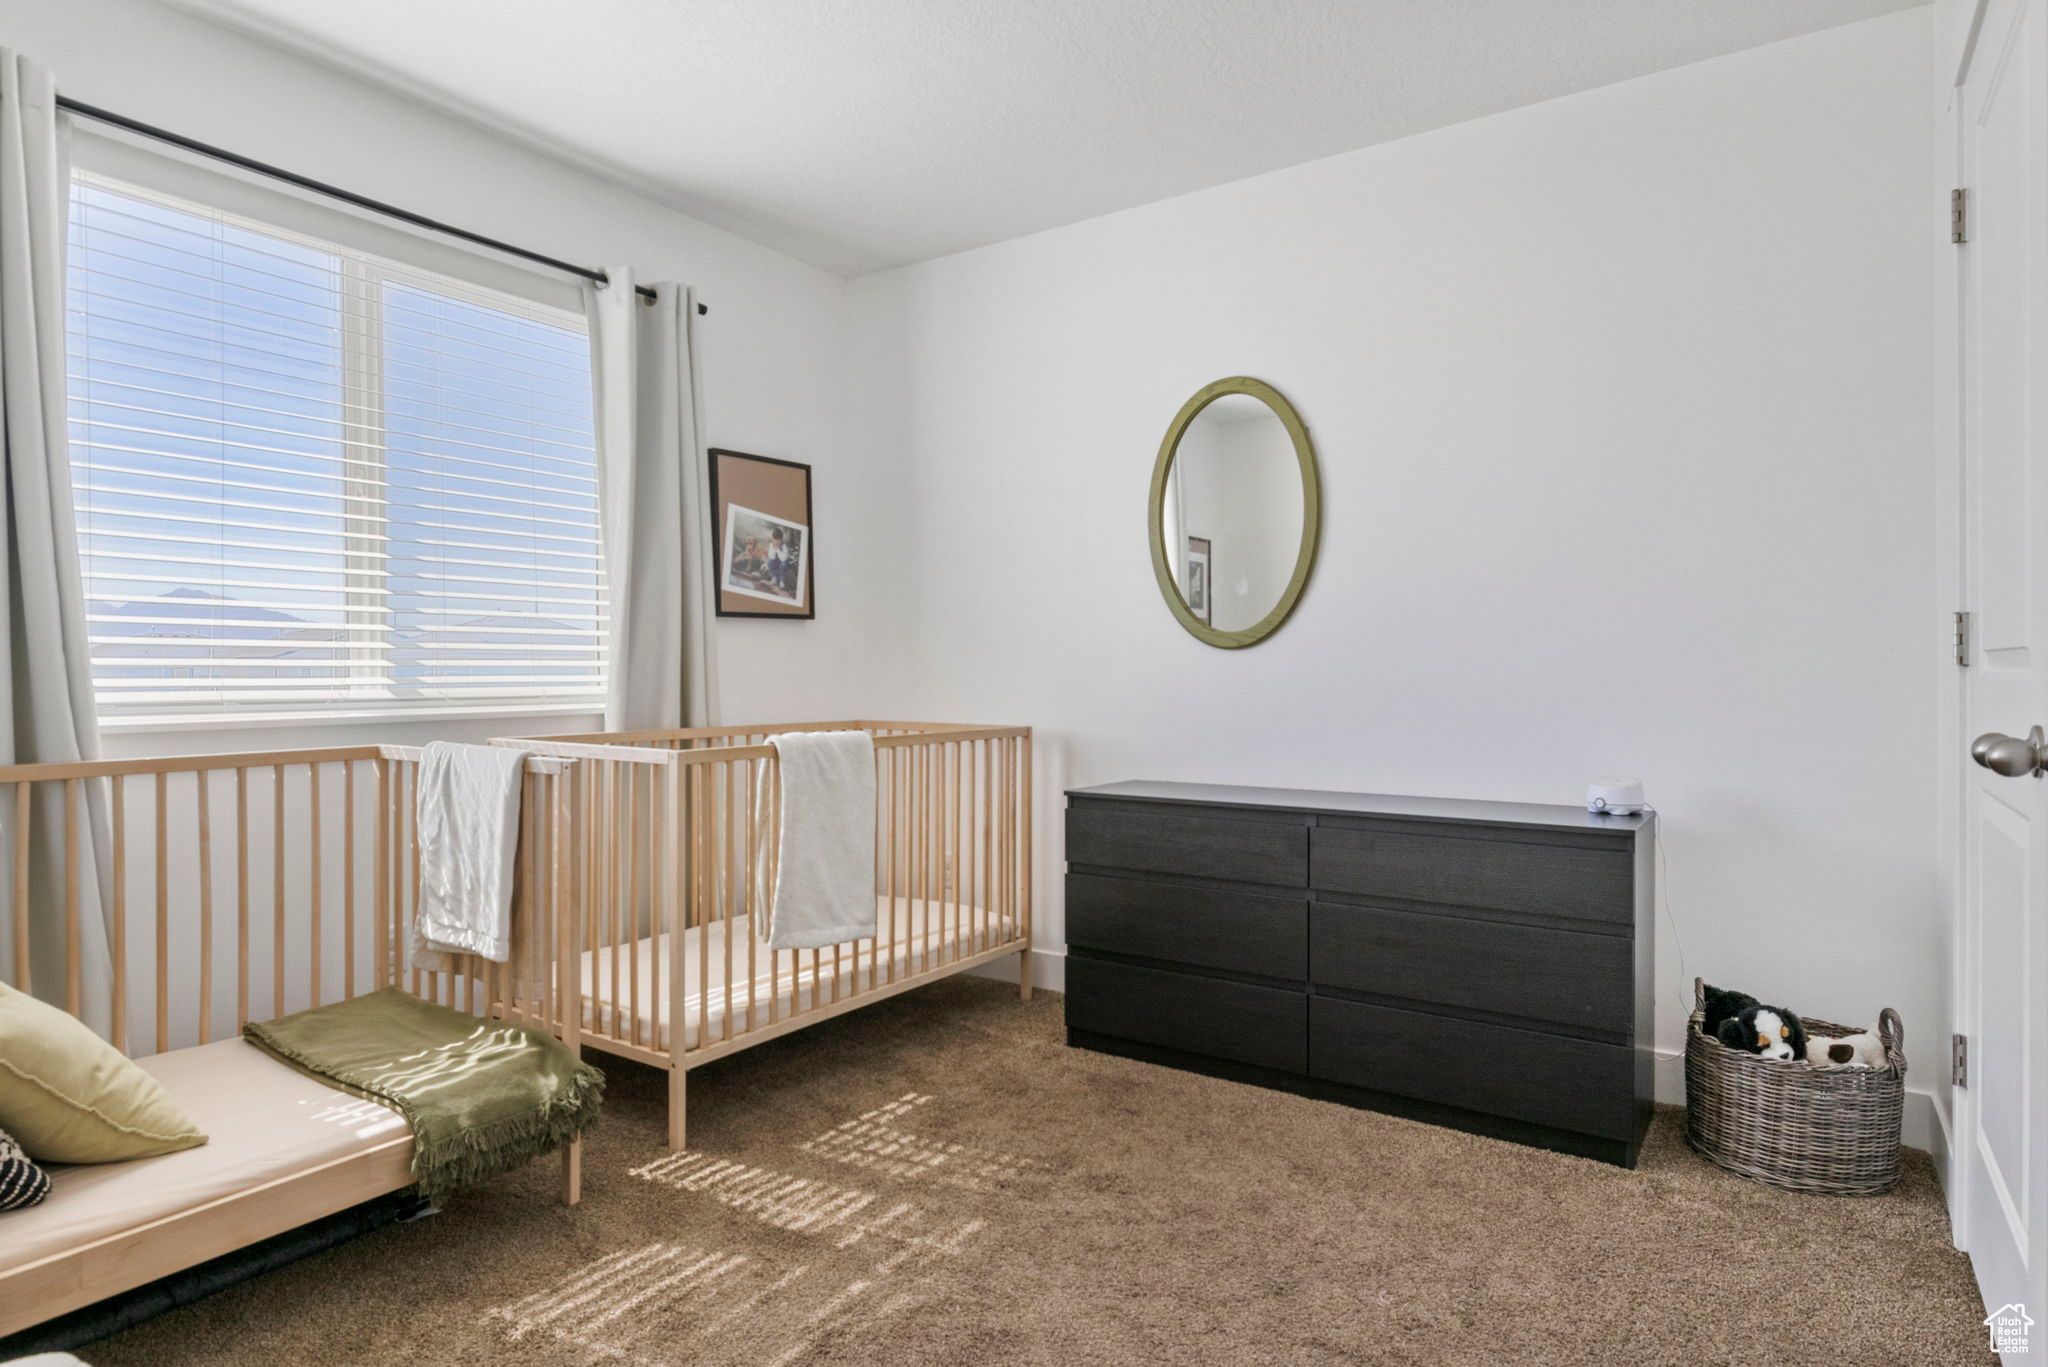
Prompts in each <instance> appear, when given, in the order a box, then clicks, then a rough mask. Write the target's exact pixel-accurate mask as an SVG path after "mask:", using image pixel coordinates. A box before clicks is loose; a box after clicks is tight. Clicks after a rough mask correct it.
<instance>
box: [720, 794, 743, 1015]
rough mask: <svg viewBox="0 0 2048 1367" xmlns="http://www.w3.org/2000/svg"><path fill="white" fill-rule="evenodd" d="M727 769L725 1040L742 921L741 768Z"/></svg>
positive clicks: (723, 830) (724, 902) (724, 830)
mask: <svg viewBox="0 0 2048 1367" xmlns="http://www.w3.org/2000/svg"><path fill="white" fill-rule="evenodd" d="M719 769H723V771H725V824H723V828H721V832H723V836H725V838H723V842H721V844H723V853H725V896H723V898H721V908H719V910H721V914H723V916H725V1039H731V1037H733V928H735V926H737V924H739V922H737V920H735V918H733V914H735V908H733V898H735V896H737V894H739V889H737V887H735V881H737V879H735V877H733V838H735V836H737V834H739V812H737V810H735V807H733V783H735V781H737V777H739V767H737V764H733V762H731V760H727V762H723V764H719Z"/></svg>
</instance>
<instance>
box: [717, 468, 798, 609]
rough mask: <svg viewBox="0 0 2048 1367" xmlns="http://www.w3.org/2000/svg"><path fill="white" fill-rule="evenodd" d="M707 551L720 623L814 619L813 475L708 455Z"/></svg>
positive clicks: (792, 469)
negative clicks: (738, 619)
mask: <svg viewBox="0 0 2048 1367" xmlns="http://www.w3.org/2000/svg"><path fill="white" fill-rule="evenodd" d="M707 456H708V458H709V460H710V463H711V488H710V494H711V510H710V511H711V549H712V561H711V563H712V570H713V573H714V574H715V576H716V580H715V590H716V592H715V598H716V610H717V613H718V615H719V616H720V617H781V618H789V619H792V620H796V621H810V620H813V619H815V618H816V617H817V615H818V607H817V597H816V587H817V566H816V560H817V557H816V550H815V545H814V542H815V536H814V533H813V528H812V524H811V467H810V466H808V465H804V464H802V463H800V462H798V461H793V460H778V459H776V458H775V457H773V456H756V455H752V454H750V453H748V452H745V451H733V450H728V449H726V448H724V447H716V446H714V447H712V448H711V449H710V451H709V452H708V453H707Z"/></svg>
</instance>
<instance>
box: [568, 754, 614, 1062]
mask: <svg viewBox="0 0 2048 1367" xmlns="http://www.w3.org/2000/svg"><path fill="white" fill-rule="evenodd" d="M598 772H599V768H598V766H597V765H596V764H585V765H581V766H579V767H578V768H577V770H576V773H575V781H574V783H573V785H572V786H571V789H570V800H571V801H573V802H574V803H576V806H577V811H578V812H579V813H580V814H581V820H582V822H583V829H584V830H586V831H595V830H596V829H597V827H596V824H595V821H596V812H597V781H598ZM572 857H573V859H574V861H575V862H574V863H573V865H572V866H571V869H570V873H571V876H572V877H574V878H575V879H576V880H577V882H576V892H575V896H576V898H577V902H578V905H580V906H581V907H582V908H583V934H581V935H579V936H577V937H575V940H574V944H575V945H576V947H577V950H578V952H580V953H581V954H583V956H584V958H585V959H586V960H588V961H589V964H590V1000H591V1003H592V1006H591V1012H592V1019H591V1024H592V1026H593V1027H597V1026H599V1025H600V1023H601V1022H600V1018H599V1017H598V1015H597V1012H598V1011H599V1010H600V1009H601V1010H603V1011H605V1012H607V1013H608V1015H609V1019H608V1020H604V1021H603V1022H602V1030H603V1033H604V1034H605V1035H606V1036H607V1037H609V1038H612V1039H617V1038H618V1037H619V1003H618V997H617V993H616V991H614V992H613V993H612V994H611V995H609V996H606V995H602V994H600V993H599V991H598V944H597V934H598V927H599V926H600V925H602V924H603V923H604V921H603V916H602V914H601V909H600V908H597V907H595V906H593V905H592V902H593V900H594V894H593V893H592V891H591V889H592V887H593V886H594V882H593V880H594V879H595V878H596V877H597V868H596V865H595V863H594V862H593V861H594V860H596V859H597V857H598V856H597V847H596V845H595V844H594V842H593V841H591V840H585V841H582V842H581V843H580V844H578V846H577V847H576V850H575V852H574V854H573V856H572ZM613 987H614V988H615V989H616V987H617V983H616V982H614V983H613ZM600 1003H601V1004H602V1005H601V1006H600V1005H599V1004H600ZM562 1009H563V1010H565V1011H571V1010H574V1009H575V1007H574V1005H573V1004H572V1003H570V1002H567V1001H564V1002H563V1003H562Z"/></svg>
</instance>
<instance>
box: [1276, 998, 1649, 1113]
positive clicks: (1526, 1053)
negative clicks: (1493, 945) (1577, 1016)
mask: <svg viewBox="0 0 2048 1367" xmlns="http://www.w3.org/2000/svg"><path fill="white" fill-rule="evenodd" d="M1309 1072H1310V1074H1311V1075H1312V1076H1314V1077H1319V1078H1324V1079H1327V1080H1328V1081H1331V1082H1343V1083H1348V1084H1350V1085H1352V1086H1354V1087H1370V1088H1372V1089H1373V1090H1374V1091H1380V1092H1391V1093H1394V1094H1395V1095H1397V1096H1405V1097H1413V1098H1415V1099H1417V1100H1421V1101H1433V1102H1436V1103H1438V1104H1439V1105H1444V1106H1458V1107H1462V1108H1463V1109H1465V1110H1469V1111H1479V1112H1482V1113H1484V1114H1487V1115H1498V1116H1507V1117H1509V1118H1511V1119H1515V1120H1526V1121H1530V1122H1532V1123H1534V1124H1538V1125H1550V1126H1554V1127H1556V1128H1558V1129H1561V1130H1572V1131H1575V1132H1577V1133H1580V1134H1590V1135H1598V1136H1600V1137H1602V1138H1607V1139H1624V1140H1625V1139H1627V1138H1629V1136H1630V1133H1631V1126H1632V1125H1633V1124H1634V1120H1635V1094H1634V1088H1635V1075H1634V1060H1633V1058H1632V1056H1631V1053H1630V1051H1629V1050H1628V1049H1626V1048H1623V1047H1622V1046H1620V1045H1617V1044H1593V1043H1589V1042H1587V1041H1585V1040H1576V1039H1565V1038H1563V1037H1561V1036H1557V1035H1544V1034H1539V1033H1537V1032H1534V1031H1530V1030H1516V1029H1513V1028H1511V1027H1508V1026H1500V1025H1481V1024H1479V1023H1477V1022H1474V1021H1464V1020H1455V1019H1452V1018H1450V1017H1448V1016H1432V1015H1426V1014H1424V1013H1422V1012H1418V1011H1401V1010H1396V1009H1394V1008H1392V1007H1382V1006H1366V1005H1364V1004H1362V1003H1359V1002H1348V1001H1338V1000H1335V999H1333V998H1330V997H1311V998H1310V999H1309Z"/></svg>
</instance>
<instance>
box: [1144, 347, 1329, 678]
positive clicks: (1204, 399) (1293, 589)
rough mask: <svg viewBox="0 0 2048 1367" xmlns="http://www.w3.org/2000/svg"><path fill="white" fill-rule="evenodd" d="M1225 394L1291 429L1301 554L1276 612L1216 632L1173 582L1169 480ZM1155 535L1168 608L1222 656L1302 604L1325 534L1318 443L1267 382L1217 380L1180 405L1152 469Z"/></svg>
mask: <svg viewBox="0 0 2048 1367" xmlns="http://www.w3.org/2000/svg"><path fill="white" fill-rule="evenodd" d="M1225 394H1249V395H1251V396H1252V397H1253V398H1255V399H1257V400H1258V401H1259V402H1261V403H1263V404H1265V405H1266V407H1268V408H1270V409H1272V410H1273V412H1274V414H1275V415H1277V416H1278V417H1279V419H1280V423H1281V426H1283V427H1285V428H1286V429H1287V435H1288V437H1289V438H1290V439H1291V440H1292V441H1293V442H1294V458H1295V460H1296V461H1298V462H1299V463H1300V465H1301V549H1300V550H1299V551H1298V552H1296V554H1295V557H1294V573H1293V574H1292V575H1290V576H1289V577H1288V580H1287V587H1286V588H1285V589H1284V590H1282V591H1281V594H1280V601H1279V602H1277V603H1275V604H1274V605H1273V610H1272V611H1271V612H1269V613H1267V614H1266V615H1265V616H1264V617H1261V618H1260V619H1259V620H1258V621H1256V622H1254V623H1252V624H1251V625H1250V626H1248V627H1246V628H1244V629H1243V630H1242V631H1218V630H1217V629H1216V628H1215V627H1212V626H1210V625H1209V624H1208V623H1207V622H1204V621H1203V620H1202V619H1201V618H1199V617H1197V616H1195V614H1194V611H1193V610H1192V609H1191V608H1189V607H1188V604H1187V600H1186V599H1185V598H1183V597H1181V593H1180V585H1179V583H1178V582H1177V581H1176V579H1175V578H1174V573H1173V562H1172V561H1170V560H1169V559H1167V554H1166V480H1167V476H1168V475H1169V474H1170V473H1171V471H1172V469H1173V456H1174V452H1175V451H1177V450H1178V449H1179V448H1180V439H1181V437H1182V435H1183V434H1184V433H1186V431H1187V430H1188V424H1189V423H1191V422H1193V421H1194V420H1195V415H1196V414H1197V413H1200V412H1201V411H1202V410H1203V409H1204V408H1207V407H1208V406H1209V405H1210V403H1212V402H1213V401H1215V400H1216V399H1219V398H1221V397H1223V396H1224V395H1225ZM1149 522H1150V525H1151V533H1152V573H1153V575H1154V577H1156V578H1157V579H1158V580H1159V592H1160V593H1161V594H1162V595H1163V596H1164V597H1165V599H1166V606H1167V607H1169V608H1171V609H1172V610H1173V615H1174V617H1175V618H1176V619H1178V620H1179V622H1180V624H1181V625H1182V626H1184V627H1186V628H1187V631H1188V634H1189V635H1190V636H1193V637H1194V638H1195V639H1196V640H1198V641H1202V642H1204V643H1205V644H1208V645H1212V646H1215V647H1217V648H1218V649H1220V650H1242V649H1244V648H1245V647H1246V646H1253V645H1257V644H1258V643H1259V642H1261V641H1263V640H1265V639H1266V638H1267V637H1268V636H1271V635H1272V634H1273V633H1274V632H1276V631H1278V630H1279V629H1280V624H1281V623H1282V622H1284V621H1286V620H1287V617H1288V614H1290V613H1292V612H1293V611H1294V605H1295V604H1296V603H1297V602H1299V601H1300V600H1301V591H1302V590H1303V589H1305V588H1307V587H1308V575H1309V571H1310V570H1311V569H1313V568H1314V567H1315V563H1316V542H1317V540H1318V539H1319V538H1320V536H1321V534H1322V523H1323V492H1322V481H1321V479H1320V477H1319V476H1318V475H1317V473H1316V448H1315V443H1314V442H1312V441H1310V440H1309V436H1308V428H1307V426H1306V425H1305V424H1303V422H1302V420H1301V415H1300V414H1299V413H1297V412H1295V411H1294V405H1293V404H1291V403H1289V402H1287V398H1286V396H1285V395H1283V394H1282V393H1281V392H1280V391H1279V390H1277V389H1275V388H1273V386H1271V385H1269V384H1267V383H1266V382H1265V381H1264V380H1255V379H1253V378H1252V377H1251V376H1249V375H1233V376H1231V377H1230V378H1229V379H1227V380H1218V381H1216V383H1214V384H1211V385H1204V386H1203V387H1202V388H1201V389H1199V390H1197V391H1196V392H1195V396H1194V397H1193V398H1192V399H1189V400H1188V401H1187V402H1186V403H1184V404H1182V405H1181V408H1180V412H1178V413H1176V414H1174V415H1173V425H1172V426H1170V427H1168V428H1167V429H1166V440H1164V441H1162V442H1161V443H1160V444H1159V459H1158V460H1157V461H1155V462H1154V463H1153V466H1152V505H1151V509H1150V513H1149Z"/></svg>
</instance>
